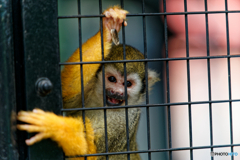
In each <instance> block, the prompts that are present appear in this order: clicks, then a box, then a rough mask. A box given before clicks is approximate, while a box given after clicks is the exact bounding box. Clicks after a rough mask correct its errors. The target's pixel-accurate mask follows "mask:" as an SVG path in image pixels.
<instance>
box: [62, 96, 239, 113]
mask: <svg viewBox="0 0 240 160" xmlns="http://www.w3.org/2000/svg"><path fill="white" fill-rule="evenodd" d="M227 102H240V99H234V100H218V101H214V100H213V101H196V102H179V103H162V104H142V105H126V106H114V107H113V106H105V107H93V108H68V109H61V111H64V112H67V111H80V110H100V109H119V108H139V107H161V106H174V105H189V104H192V105H193V104H208V103H227Z"/></svg>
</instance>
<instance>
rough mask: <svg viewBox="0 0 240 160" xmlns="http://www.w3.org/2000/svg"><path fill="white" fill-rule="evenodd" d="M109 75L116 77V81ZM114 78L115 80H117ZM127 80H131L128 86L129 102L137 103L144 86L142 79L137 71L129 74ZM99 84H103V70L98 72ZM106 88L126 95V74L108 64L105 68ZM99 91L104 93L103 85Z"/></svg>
mask: <svg viewBox="0 0 240 160" xmlns="http://www.w3.org/2000/svg"><path fill="white" fill-rule="evenodd" d="M109 77H114V78H115V79H116V81H114V82H111V81H112V80H111V79H110V80H111V81H110V80H109ZM114 78H112V79H113V80H115V79H114ZM127 81H129V82H130V84H131V85H130V86H128V87H127V94H128V104H129V105H130V104H136V103H138V101H140V100H139V94H140V90H141V88H142V81H141V79H140V77H139V75H138V74H137V73H131V74H129V75H127ZM97 85H98V86H99V85H100V86H102V72H100V73H99V74H98V84H97ZM105 88H106V89H107V90H111V91H113V92H118V93H120V94H123V95H125V92H124V91H125V86H124V76H122V75H121V73H120V72H118V71H117V70H116V68H114V67H112V66H110V65H108V66H106V68H105ZM98 93H99V94H102V87H98ZM123 105H125V104H124V103H123Z"/></svg>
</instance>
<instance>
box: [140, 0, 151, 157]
mask: <svg viewBox="0 0 240 160" xmlns="http://www.w3.org/2000/svg"><path fill="white" fill-rule="evenodd" d="M142 13H145V2H144V0H142ZM142 18H143V39H144V59H147V34H146V17H145V16H143V17H142ZM145 83H146V104H149V92H148V62H145ZM146 110H147V112H146V114H147V139H148V150H150V149H151V132H150V129H151V128H150V118H149V117H150V116H149V115H150V113H149V107H146ZM151 159H152V156H151V152H148V160H151Z"/></svg>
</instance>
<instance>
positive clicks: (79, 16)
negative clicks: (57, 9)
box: [57, 10, 240, 19]
mask: <svg viewBox="0 0 240 160" xmlns="http://www.w3.org/2000/svg"><path fill="white" fill-rule="evenodd" d="M219 13H240V10H232V11H200V12H164V13H137V14H127V17H135V16H161V15H185V14H219ZM96 17H105V15H99V14H96V15H72V16H58V17H57V18H58V19H66V18H96Z"/></svg>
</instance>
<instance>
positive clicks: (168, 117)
mask: <svg viewBox="0 0 240 160" xmlns="http://www.w3.org/2000/svg"><path fill="white" fill-rule="evenodd" d="M77 3H78V7H77V8H78V15H73V16H58V19H68V18H77V19H78V28H79V50H80V55H79V56H80V62H60V63H59V65H60V66H64V65H80V68H81V73H80V75H81V86H82V87H81V93H82V108H72V109H61V111H62V112H68V111H82V114H83V115H82V116H83V120H84V119H85V113H84V111H86V110H104V122H105V146H106V153H97V154H87V155H79V156H74V157H85V159H87V157H89V156H106V159H108V156H109V155H119V154H127V158H128V160H129V159H130V154H133V153H147V154H148V159H149V160H151V153H153V152H168V155H169V157H168V158H169V159H170V160H172V159H173V157H172V152H173V151H180V150H189V151H190V159H191V160H192V159H193V150H197V149H207V148H208V149H211V152H212V151H213V149H214V148H221V147H230V148H231V152H233V149H234V147H235V146H240V144H234V143H233V126H232V103H233V102H240V99H232V94H231V87H232V85H231V68H230V65H231V63H230V58H239V57H240V55H230V47H229V46H230V44H229V43H230V42H229V19H228V14H229V13H240V10H234V11H232V10H231V11H229V10H228V1H227V0H225V10H224V11H208V1H207V0H204V7H205V11H194V12H189V11H188V8H187V0H184V12H167V10H166V0H162V6H163V12H162V13H145V2H144V0H142V13H137V14H127V17H134V16H139V17H142V19H143V23H142V25H143V39H144V53H143V54H144V58H145V59H142V60H126V54H125V27H124V25H122V42H123V57H124V58H123V60H118V61H104V49H103V48H104V45H103V21H102V18H103V17H104V15H102V14H101V13H102V0H99V15H81V1H80V0H78V1H77ZM120 4H121V7H122V8H124V1H123V0H120ZM221 13H222V14H223V13H224V14H225V18H226V39H227V55H219V56H210V49H209V48H210V46H209V20H208V15H209V14H221ZM196 14H203V15H205V24H206V26H205V27H206V53H207V56H197V57H190V56H189V34H188V30H189V29H188V15H196ZM168 15H184V19H185V38H186V57H178V58H169V54H168V29H167V27H168V26H167V16H168ZM146 16H162V17H163V24H164V26H163V28H164V35H163V37H164V46H165V58H154V59H148V56H147V38H146V37H147V35H146ZM96 17H99V18H100V31H101V47H102V61H94V62H82V48H81V46H82V28H81V19H82V18H96ZM222 58H225V59H227V68H228V88H229V97H228V99H226V100H212V91H211V72H210V60H211V59H222ZM197 59H204V60H207V77H208V79H207V82H208V101H194V102H193V101H192V100H191V83H190V82H191V80H190V60H197ZM176 60H184V61H186V64H187V93H188V100H187V102H174V103H172V102H171V101H170V83H169V61H176ZM160 61H163V62H165V71H166V75H165V76H166V77H165V78H166V80H165V81H166V102H165V103H161V104H150V103H149V92H148V81H147V80H148V78H147V76H148V73H147V68H148V62H160ZM128 62H144V63H145V70H146V72H145V80H146V104H139V105H128V103H127V85H126V83H124V84H125V91H126V92H125V102H126V105H125V106H114V107H111V106H106V96H105V95H106V93H105V79H104V75H105V73H104V65H102V66H101V67H102V75H103V76H102V77H103V79H102V80H103V98H104V100H103V106H104V107H98V106H96V107H94V108H85V107H84V85H83V67H82V66H83V65H84V64H107V63H124V81H126V80H127V78H126V63H128ZM224 102H227V103H229V114H230V115H229V117H230V144H229V145H213V124H212V104H214V103H224ZM194 104H208V109H209V128H210V135H209V136H210V145H206V146H193V138H192V136H193V133H192V111H191V108H192V105H194ZM173 105H177V106H182V105H187V106H188V119H189V122H188V123H189V126H188V127H189V147H178V148H173V147H172V135H171V133H172V131H171V129H172V126H171V106H173ZM136 107H139V108H146V111H147V112H146V117H147V145H148V149H147V150H139V151H130V149H129V148H130V147H129V131H128V130H129V126H128V109H129V108H136ZM150 107H166V108H167V113H166V114H167V122H168V124H167V125H168V127H167V128H168V129H167V130H168V148H166V149H154V150H153V149H151V137H150V119H149V117H150V113H149V108H150ZM117 108H125V113H126V131H127V132H126V139H127V151H122V152H108V138H107V117H106V116H107V115H106V111H107V109H117ZM211 159H212V160H213V159H214V157H211ZM231 159H234V156H232V157H231Z"/></svg>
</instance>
